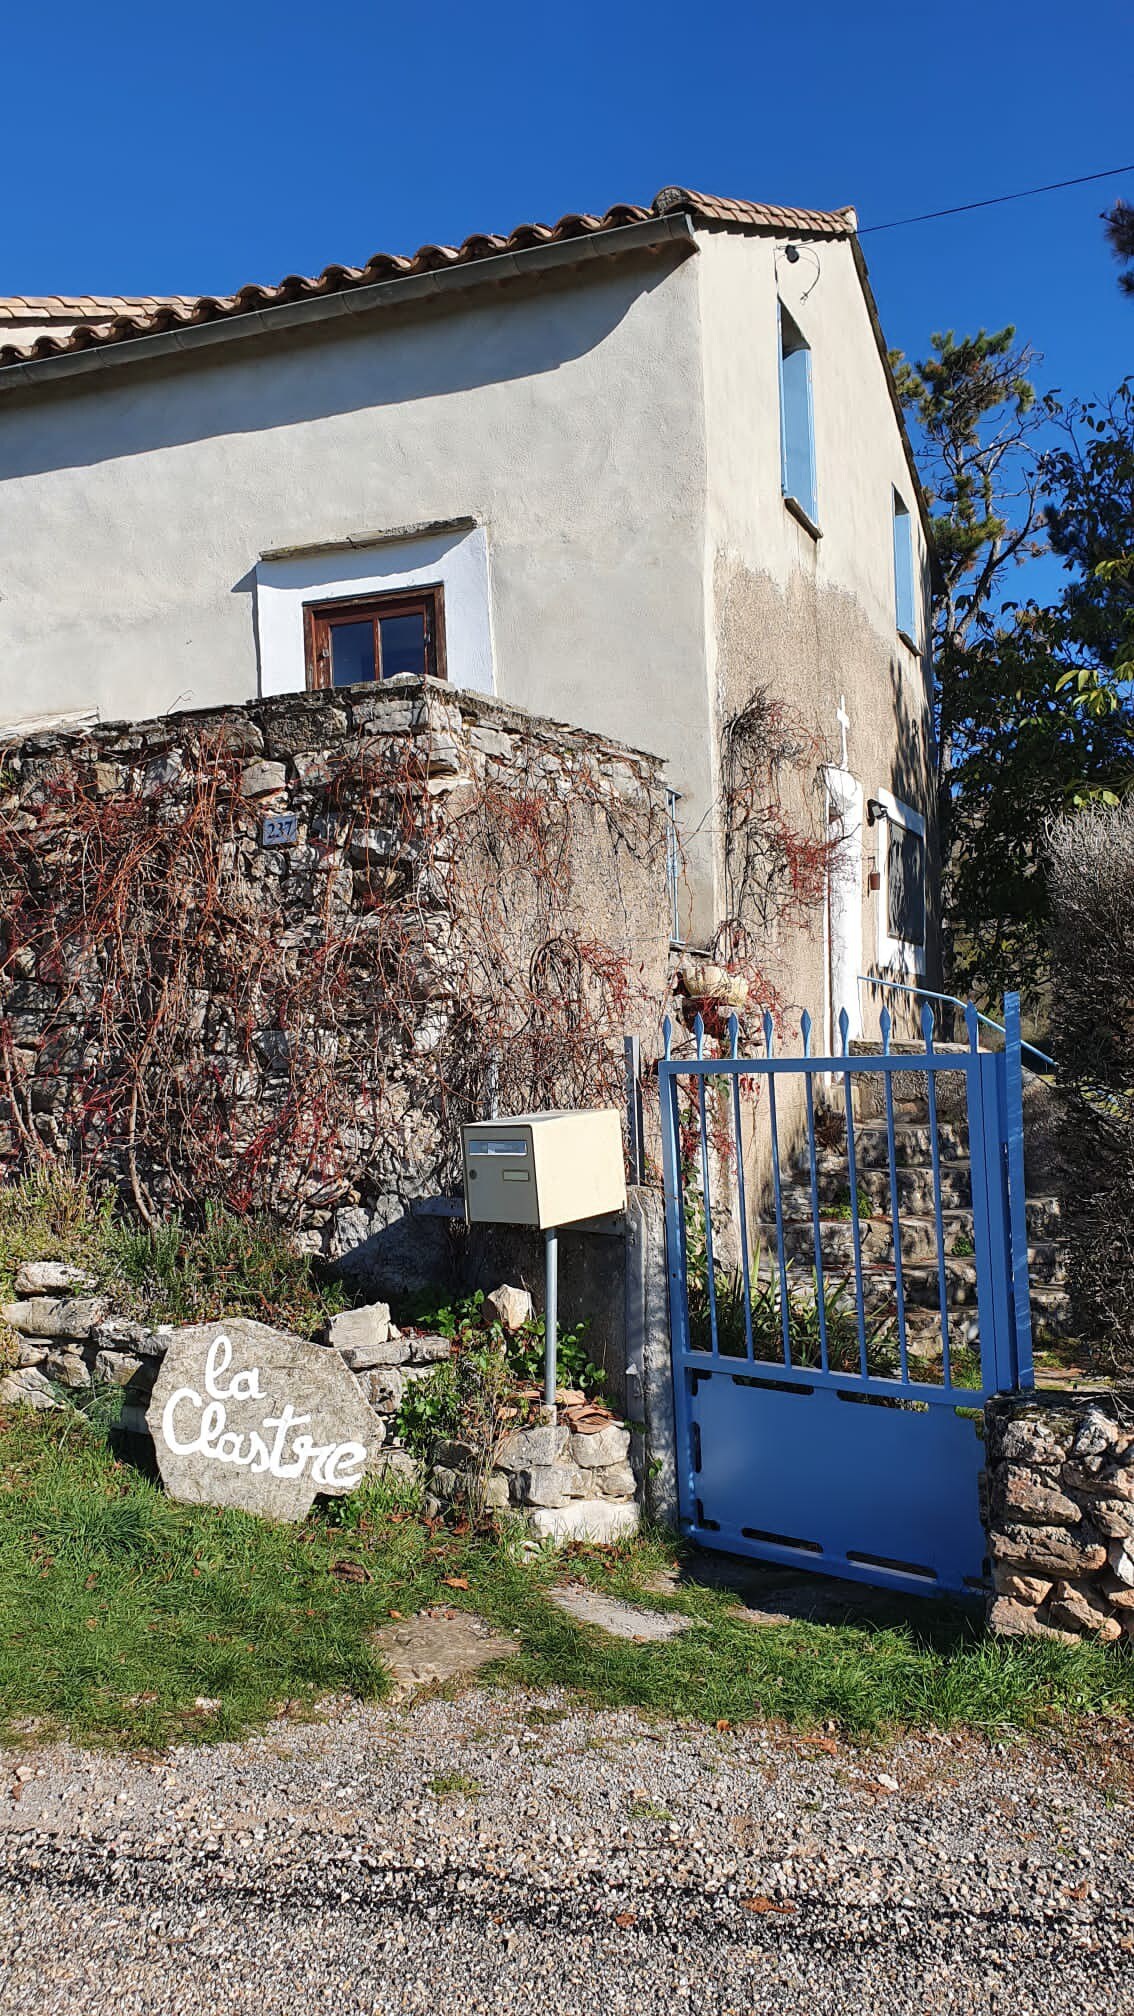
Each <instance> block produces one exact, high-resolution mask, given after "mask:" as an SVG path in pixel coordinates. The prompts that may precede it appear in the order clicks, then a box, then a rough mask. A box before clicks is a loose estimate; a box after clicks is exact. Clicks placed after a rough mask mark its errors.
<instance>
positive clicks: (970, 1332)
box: [761, 1259, 1075, 1357]
mask: <svg viewBox="0 0 1134 2016" xmlns="http://www.w3.org/2000/svg"><path fill="white" fill-rule="evenodd" d="M770 1279H771V1285H772V1287H773V1291H774V1293H775V1294H776V1295H777V1297H778V1287H779V1284H778V1276H775V1277H770V1276H769V1273H768V1271H767V1268H766V1267H765V1269H764V1270H763V1272H762V1275H761V1280H762V1281H763V1282H764V1283H767V1282H768V1281H769V1280H770ZM902 1279H903V1286H904V1289H905V1300H906V1334H907V1344H908V1347H909V1349H910V1350H911V1351H912V1350H914V1349H916V1350H917V1351H918V1352H919V1354H920V1355H923V1356H925V1355H928V1356H930V1357H932V1356H933V1355H934V1354H936V1355H937V1356H940V1352H941V1314H940V1304H939V1300H938V1296H939V1283H938V1275H937V1269H936V1267H932V1268H928V1267H911V1268H904V1269H903V1275H902ZM946 1281H947V1289H946V1296H947V1302H946V1306H947V1308H948V1312H949V1335H950V1341H951V1344H952V1345H953V1346H965V1347H966V1348H971V1349H973V1350H977V1349H979V1344H980V1332H979V1326H978V1322H977V1308H976V1270H975V1268H974V1267H972V1264H971V1262H968V1263H966V1262H964V1261H961V1262H958V1261H956V1260H952V1259H951V1260H950V1261H948V1262H947V1263H946ZM862 1289H863V1298H862V1299H863V1308H864V1311H865V1314H866V1319H867V1323H868V1325H869V1326H870V1328H871V1329H872V1330H879V1329H880V1332H881V1336H882V1338H883V1339H887V1338H888V1339H889V1340H890V1341H891V1342H892V1343H896V1339H897V1299H896V1295H895V1288H894V1272H893V1268H892V1267H891V1268H876V1267H865V1266H864V1268H863V1281H862ZM824 1290H825V1297H826V1301H827V1306H828V1308H838V1309H841V1310H843V1311H845V1312H847V1313H848V1314H849V1315H851V1316H852V1317H853V1316H854V1312H855V1307H856V1298H855V1280H854V1272H853V1267H852V1269H851V1271H850V1273H849V1274H844V1275H840V1276H837V1277H835V1278H831V1277H829V1276H828V1277H827V1278H825V1281H824ZM788 1293H789V1295H791V1296H792V1297H793V1298H795V1297H797V1296H798V1297H799V1298H801V1299H809V1298H811V1297H813V1296H814V1294H815V1275H814V1271H813V1269H812V1268H811V1267H810V1266H808V1267H804V1266H802V1265H801V1264H800V1263H799V1262H798V1261H797V1262H789V1265H788ZM1031 1309H1032V1333H1033V1339H1034V1342H1035V1344H1036V1346H1037V1348H1042V1347H1043V1346H1044V1345H1045V1344H1049V1343H1057V1342H1059V1341H1061V1340H1063V1339H1065V1338H1069V1337H1073V1336H1074V1334H1075V1328H1074V1323H1073V1320H1072V1313H1071V1299H1070V1296H1069V1294H1068V1292H1067V1290H1066V1288H1064V1287H1062V1286H1061V1285H1059V1284H1054V1283H1043V1282H1036V1281H1035V1280H1033V1282H1032V1291H1031Z"/></svg>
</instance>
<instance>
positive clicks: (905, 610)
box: [894, 490, 917, 648]
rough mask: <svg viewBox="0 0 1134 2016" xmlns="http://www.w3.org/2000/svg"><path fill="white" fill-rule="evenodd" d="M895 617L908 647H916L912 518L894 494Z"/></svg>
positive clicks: (895, 492)
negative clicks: (910, 645) (909, 645)
mask: <svg viewBox="0 0 1134 2016" xmlns="http://www.w3.org/2000/svg"><path fill="white" fill-rule="evenodd" d="M894 614H895V617H896V620H897V625H898V629H899V630H900V631H901V633H902V636H903V637H904V638H905V639H906V642H907V643H908V644H912V645H914V646H915V648H916V645H917V600H916V597H915V595H914V549H913V526H912V524H911V522H910V514H909V511H908V509H907V507H906V506H905V505H904V504H903V502H902V500H901V498H900V497H899V495H898V493H897V491H896V490H895V491H894Z"/></svg>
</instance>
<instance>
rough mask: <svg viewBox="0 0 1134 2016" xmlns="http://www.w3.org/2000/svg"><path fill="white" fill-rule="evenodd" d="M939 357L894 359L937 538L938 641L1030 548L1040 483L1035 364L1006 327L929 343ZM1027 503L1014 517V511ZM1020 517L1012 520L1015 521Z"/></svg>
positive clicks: (959, 629)
mask: <svg viewBox="0 0 1134 2016" xmlns="http://www.w3.org/2000/svg"><path fill="white" fill-rule="evenodd" d="M932 342H933V354H932V355H931V356H929V357H927V358H924V359H922V360H921V361H920V362H919V363H916V364H911V363H909V362H908V361H907V360H906V359H905V358H904V357H902V356H901V355H900V353H896V354H895V355H894V357H893V358H892V362H893V364H894V371H895V376H896V379H897V384H898V392H899V396H900V397H901V399H902V402H903V404H904V405H905V406H906V408H907V410H908V411H909V413H910V415H911V417H912V418H913V419H914V420H915V421H916V422H917V424H918V427H919V429H920V433H921V437H922V441H923V444H924V451H923V458H922V459H923V461H924V462H925V464H926V489H927V495H928V499H929V503H930V506H931V510H932V529H933V540H934V546H935V548H936V553H937V560H938V564H939V566H940V569H941V573H942V577H943V582H944V588H943V594H942V596H941V598H940V603H939V608H938V625H937V633H938V634H937V641H938V644H939V645H941V644H944V643H945V642H946V641H948V640H950V639H952V638H954V637H959V636H961V635H963V633H964V630H965V628H966V625H967V623H968V622H969V621H970V620H971V619H973V618H975V617H976V616H978V615H979V614H980V612H981V611H982V610H983V609H984V608H985V607H986V606H987V604H988V602H989V600H990V598H991V596H992V594H993V590H994V588H995V586H996V584H997V582H998V580H999V578H1000V577H1001V576H1002V575H1003V572H1004V570H1005V568H1006V567H1008V566H1012V565H1015V564H1016V563H1017V562H1019V561H1020V560H1023V559H1026V558H1027V556H1028V554H1029V552H1031V551H1033V550H1034V547H1033V545H1032V534H1033V531H1034V528H1035V524H1036V509H1035V483H1034V474H1033V468H1032V464H1033V457H1032V455H1031V452H1030V438H1031V435H1032V433H1033V432H1034V429H1035V425H1036V420H1037V414H1036V410H1035V409H1036V393H1035V387H1034V385H1033V384H1032V382H1031V378H1030V376H1029V373H1030V371H1031V368H1032V365H1033V362H1034V358H1033V353H1032V351H1031V349H1030V348H1029V347H1028V345H1026V344H1017V342H1016V331H1015V329H1014V328H1012V327H1011V326H1010V325H1009V326H1008V327H1007V328H1004V329H997V330H993V331H989V330H986V329H978V330H977V332H976V335H975V336H960V337H958V336H956V335H955V333H954V331H953V330H952V329H948V330H945V331H940V332H938V333H936V334H935V335H934V336H933V338H932ZM1021 489H1022V490H1023V492H1024V493H1025V494H1026V495H1027V498H1028V508H1027V509H1026V510H1025V511H1024V512H1023V513H1022V515H1021V516H1019V517H1016V514H1015V513H1014V512H1013V510H1012V508H1011V506H1012V505H1014V504H1016V503H1017V502H1018V501H1019V497H1018V493H1019V491H1020V490H1021ZM1014 518H1015V522H1013V520H1014Z"/></svg>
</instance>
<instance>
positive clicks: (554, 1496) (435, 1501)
mask: <svg viewBox="0 0 1134 2016" xmlns="http://www.w3.org/2000/svg"><path fill="white" fill-rule="evenodd" d="M503 1292H508V1293H512V1294H515V1293H516V1291H515V1290H511V1291H503ZM16 1296H17V1299H16V1300H14V1301H12V1302H8V1303H5V1304H4V1305H3V1307H0V1320H2V1321H3V1322H4V1323H6V1324H7V1325H8V1327H9V1329H10V1330H11V1331H12V1332H13V1333H14V1335H15V1339H16V1364H15V1366H14V1367H13V1368H12V1369H11V1370H10V1371H8V1372H7V1373H0V1402H5V1401H6V1402H8V1403H9V1404H15V1405H17V1406H19V1405H23V1406H30V1407H38V1408H54V1407H59V1406H61V1405H65V1404H66V1401H65V1399H64V1397H63V1396H64V1395H70V1396H73V1398H74V1399H75V1401H76V1402H80V1403H81V1401H82V1398H83V1396H84V1395H88V1396H89V1395H91V1394H92V1392H93V1390H94V1389H95V1388H99V1387H101V1388H103V1389H114V1388H117V1389H118V1390H119V1392H120V1394H121V1409H120V1413H119V1415H118V1425H119V1427H120V1428H121V1429H123V1430H124V1431H129V1432H133V1433H135V1434H141V1435H145V1434H148V1432H149V1431H148V1429H147V1426H146V1410H147V1408H148V1406H149V1403H150V1396H151V1394H152V1393H153V1390H154V1386H155V1384H156V1382H157V1377H158V1373H159V1371H160V1369H161V1365H162V1361H163V1359H164V1357H165V1354H166V1352H167V1351H168V1350H169V1348H170V1346H171V1344H172V1343H173V1342H174V1340H175V1338H176V1337H177V1336H178V1335H179V1334H180V1333H179V1331H178V1330H177V1329H175V1328H174V1327H173V1326H172V1325H170V1324H161V1325H152V1326H151V1325H148V1324H145V1323H139V1322H137V1321H135V1320H134V1319H133V1318H130V1317H125V1316H121V1315H118V1314H116V1313H115V1311H114V1309H113V1308H112V1306H111V1302H110V1299H109V1297H107V1296H106V1295H103V1294H100V1293H99V1292H98V1289H97V1284H96V1282H95V1281H94V1279H93V1278H92V1277H91V1276H90V1275H88V1274H85V1273H84V1272H83V1271H82V1269H81V1268H78V1267H72V1266H69V1265H68V1264H66V1263H65V1262H63V1261H58V1260H47V1261H38V1262H32V1263H29V1264H28V1265H27V1266H24V1267H22V1268H21V1269H20V1270H19V1273H18V1274H17V1276H16ZM524 1300H525V1301H527V1297H524ZM529 1306H530V1305H529ZM189 1327H191V1328H193V1329H196V1328H198V1327H199V1326H196V1325H193V1326H189ZM221 1327H222V1321H221V1319H218V1323H217V1328H218V1329H220V1328H221ZM326 1345H327V1348H328V1349H329V1350H335V1351H337V1352H338V1353H339V1355H340V1357H341V1358H342V1360H343V1363H344V1364H345V1366H346V1368H347V1370H348V1372H350V1374H351V1375H352V1377H353V1378H354V1380H355V1383H356V1385H357V1386H358V1389H359V1391H360V1393H361V1395H362V1398H363V1400H364V1401H365V1402H366V1405H367V1406H368V1407H369V1409H370V1410H371V1412H372V1413H373V1414H374V1416H375V1417H376V1420H377V1424H378V1429H379V1434H378V1438H377V1439H378V1441H379V1444H380V1448H379V1454H378V1458H377V1468H378V1470H379V1471H381V1472H386V1473H391V1472H398V1473H400V1474H402V1475H404V1476H406V1477H407V1478H417V1477H418V1476H419V1475H420V1470H421V1466H420V1465H419V1463H418V1462H417V1460H416V1459H415V1458H414V1457H413V1456H411V1455H410V1453H409V1452H408V1451H407V1450H406V1449H404V1448H402V1446H401V1445H400V1443H399V1441H398V1437H397V1433H396V1423H395V1417H396V1415H397V1413H398V1410H399V1408H400V1407H401V1404H402V1399H403V1397H404V1395H405V1391H406V1387H407V1385H408V1384H409V1383H410V1382H411V1381H412V1380H415V1379H427V1378H429V1376H430V1375H431V1373H432V1372H433V1371H434V1370H435V1369H436V1367H437V1365H439V1364H441V1363H443V1362H444V1361H445V1360H446V1359H448V1358H449V1356H450V1355H451V1352H452V1349H453V1346H452V1342H451V1340H450V1339H449V1338H447V1337H439V1336H435V1335H431V1334H425V1333H422V1332H419V1331H410V1332H408V1333H405V1334H403V1332H402V1331H401V1330H399V1328H398V1326H397V1325H396V1324H395V1323H393V1322H391V1320H390V1311H389V1308H388V1306H387V1305H386V1304H385V1303H384V1302H378V1303H371V1304H370V1305H368V1306H367V1307H365V1308H361V1309H348V1310H345V1311H344V1312H343V1313H342V1314H341V1315H339V1316H336V1317H334V1318H333V1319H332V1321H331V1322H330V1324H329V1325H328V1329H327V1338H326ZM60 1389H62V1393H61V1391H60ZM589 1411H590V1412H592V1413H593V1412H594V1410H593V1409H592V1410H589ZM629 1455H630V1430H629V1429H628V1428H624V1427H622V1425H621V1424H620V1423H619V1422H617V1421H614V1420H611V1421H609V1422H608V1423H607V1425H605V1426H602V1427H599V1428H597V1429H595V1428H594V1427H592V1428H591V1430H590V1432H586V1433H583V1432H573V1431H572V1429H571V1428H570V1427H569V1426H566V1425H564V1426H559V1427H542V1426H541V1427H534V1428H529V1429H521V1430H519V1431H517V1432H516V1433H514V1434H512V1435H510V1436H509V1437H508V1438H507V1440H506V1441H505V1442H504V1444H503V1446H502V1447H501V1449H500V1450H499V1451H498V1453H497V1456H496V1460H495V1463H494V1465H493V1467H492V1470H491V1472H490V1474H489V1476H488V1479H487V1485H486V1488H485V1490H484V1494H483V1496H484V1504H485V1506H486V1508H487V1509H489V1510H495V1511H512V1512H514V1513H516V1514H517V1516H519V1517H522V1518H523V1519H524V1520H525V1523H526V1524H527V1526H528V1527H529V1529H530V1531H531V1532H532V1533H533V1534H534V1536H535V1537H536V1539H539V1540H552V1541H565V1540H584V1539H585V1540H592V1541H596V1542H602V1541H615V1540H620V1539H625V1538H627V1537H628V1536H629V1535H630V1534H632V1533H634V1532H636V1531H637V1528H638V1517H639V1515H638V1504H637V1483H636V1479H635V1476H634V1472H633V1470H632V1469H631V1467H630V1462H629ZM475 1460H476V1458H475V1453H474V1451H473V1450H472V1449H471V1448H470V1447H469V1446H468V1445H467V1444H465V1443H461V1442H438V1444H437V1445H436V1447H435V1449H434V1451H433V1465H432V1468H431V1470H430V1473H429V1488H430V1492H431V1494H432V1498H431V1503H430V1506H429V1509H431V1510H433V1511H434V1512H439V1511H441V1510H442V1509H444V1508H445V1507H446V1506H448V1505H451V1504H455V1503H457V1502H459V1501H460V1500H461V1499H462V1498H463V1497H464V1496H465V1495H466V1494H467V1491H468V1488H469V1484H470V1482H471V1476H472V1472H473V1467H474V1465H475Z"/></svg>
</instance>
